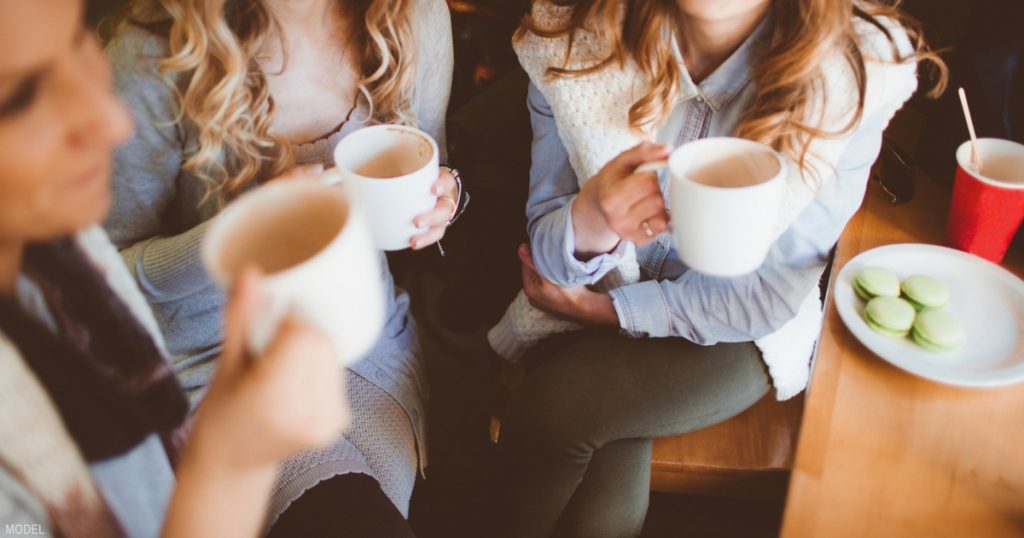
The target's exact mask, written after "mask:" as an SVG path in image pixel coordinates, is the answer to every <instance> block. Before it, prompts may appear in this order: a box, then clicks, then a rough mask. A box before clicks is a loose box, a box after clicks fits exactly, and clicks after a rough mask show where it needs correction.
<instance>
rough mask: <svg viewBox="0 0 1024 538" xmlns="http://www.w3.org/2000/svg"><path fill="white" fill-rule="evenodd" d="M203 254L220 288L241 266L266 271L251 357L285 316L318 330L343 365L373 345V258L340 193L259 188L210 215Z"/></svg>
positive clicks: (317, 187)
mask: <svg viewBox="0 0 1024 538" xmlns="http://www.w3.org/2000/svg"><path fill="white" fill-rule="evenodd" d="M202 249H203V250H202V256H203V261H204V263H205V265H206V268H207V271H208V272H209V273H210V275H211V276H212V277H213V279H214V280H215V281H216V282H217V283H218V284H219V285H220V286H221V287H223V288H224V289H225V290H227V289H230V288H231V286H232V284H233V282H234V280H235V279H236V278H237V277H238V276H239V274H240V272H241V271H242V269H243V268H245V267H246V266H248V265H255V266H256V267H258V268H260V269H261V270H262V272H263V273H264V274H265V277H264V279H263V293H264V301H265V304H264V306H263V308H262V310H261V311H260V312H259V313H258V314H257V315H256V317H255V320H254V321H253V322H252V324H251V326H250V327H248V331H249V332H248V344H249V349H250V350H251V351H252V352H253V353H255V354H256V355H257V356H259V355H261V354H262V353H263V352H264V351H265V350H266V348H267V346H268V345H269V344H270V343H271V342H272V341H273V339H274V337H275V336H276V334H277V330H278V327H279V325H280V324H281V322H282V321H283V320H284V318H285V316H286V315H288V314H293V315H295V316H296V317H297V318H299V319H300V320H302V321H303V322H305V323H309V324H310V325H312V326H314V327H316V328H318V329H319V330H321V331H323V332H324V334H326V335H327V336H328V337H329V338H330V340H331V343H332V344H333V345H334V348H335V350H336V351H337V356H338V360H339V361H340V362H341V363H342V364H350V363H352V362H355V361H356V360H358V359H359V358H361V357H362V356H363V355H364V354H365V353H366V352H368V351H369V350H370V349H371V348H372V347H373V345H374V344H375V343H376V342H377V338H378V336H379V335H380V332H381V330H382V329H383V326H384V315H385V313H384V284H383V282H382V280H381V269H380V262H379V260H378V256H379V253H378V252H377V250H376V249H375V248H374V246H373V243H372V240H371V238H370V232H369V228H368V226H367V224H366V221H365V219H364V217H363V215H362V213H361V211H360V210H359V208H358V206H357V205H355V204H352V203H351V194H350V193H348V192H347V189H344V188H342V189H339V188H336V187H331V186H328V185H324V184H322V183H316V182H305V181H290V182H281V183H271V184H269V185H265V186H263V187H260V188H258V189H256V190H254V191H252V192H249V193H247V194H244V195H242V196H241V197H239V198H238V199H237V200H235V201H234V202H232V203H231V204H230V205H229V206H228V207H227V208H225V209H224V211H223V212H221V214H220V215H218V216H217V217H216V220H214V222H213V224H212V225H211V226H210V229H209V230H208V231H207V234H206V237H205V239H204V244H203V247H202Z"/></svg>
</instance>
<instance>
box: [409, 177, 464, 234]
mask: <svg viewBox="0 0 1024 538" xmlns="http://www.w3.org/2000/svg"><path fill="white" fill-rule="evenodd" d="M430 192H432V193H434V195H436V196H437V205H435V206H434V209H431V210H430V211H428V212H426V213H424V214H422V215H420V216H418V217H416V219H415V220H413V224H415V225H416V227H417V228H427V231H425V232H423V233H421V234H419V235H417V236H415V237H413V238H412V248H413V250H420V249H422V248H425V247H428V246H430V245H433V244H434V243H437V242H438V241H440V240H441V238H442V237H444V232H445V230H447V229H448V223H449V221H451V220H452V217H454V216H455V212H456V211H457V210H458V206H459V200H458V199H457V196H458V195H459V193H458V185H457V184H456V182H455V176H453V175H452V173H451V172H449V171H448V170H445V169H444V168H441V169H439V172H438V176H437V181H435V182H434V185H433V187H431V191H430Z"/></svg>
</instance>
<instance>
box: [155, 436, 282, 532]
mask: <svg viewBox="0 0 1024 538" xmlns="http://www.w3.org/2000/svg"><path fill="white" fill-rule="evenodd" d="M211 463H212V462H208V461H204V460H203V456H202V455H201V454H197V453H196V454H188V453H187V454H186V457H185V459H183V460H182V462H181V465H180V467H179V470H178V474H177V487H176V488H175V490H174V495H173V497H172V498H171V505H170V507H169V508H168V511H167V518H166V520H165V522H164V531H163V536H164V537H165V538H191V537H193V536H218V537H225V538H230V537H238V538H242V537H245V538H250V537H255V536H259V534H260V532H261V530H262V527H263V523H264V519H265V517H266V507H267V502H268V499H269V498H270V489H271V487H273V485H274V480H275V478H276V475H277V468H276V466H274V465H269V466H264V467H243V466H234V465H230V464H224V463H222V464H220V465H213V464H211Z"/></svg>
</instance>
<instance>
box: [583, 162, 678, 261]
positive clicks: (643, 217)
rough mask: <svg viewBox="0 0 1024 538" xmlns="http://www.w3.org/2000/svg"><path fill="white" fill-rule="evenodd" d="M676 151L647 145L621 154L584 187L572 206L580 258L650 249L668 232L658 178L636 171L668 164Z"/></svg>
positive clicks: (666, 214) (652, 173) (663, 200)
mask: <svg viewBox="0 0 1024 538" xmlns="http://www.w3.org/2000/svg"><path fill="white" fill-rule="evenodd" d="M670 151H671V150H670V148H668V147H667V146H662V145H658V144H653V143H650V142H643V143H641V144H640V145H638V146H635V147H633V148H632V149H629V150H626V151H624V152H622V153H620V154H619V156H617V157H615V158H614V159H612V160H611V161H609V162H608V164H606V165H604V168H602V169H601V171H600V172H598V173H597V175H595V176H594V177H592V178H590V180H589V181H587V182H586V183H585V184H584V185H583V188H582V189H581V190H580V193H579V194H578V195H577V196H576V200H575V201H574V202H573V204H572V224H573V232H574V235H575V238H576V252H575V254H576V256H577V257H578V258H580V259H583V260H587V259H590V258H593V257H594V256H597V255H600V254H604V253H606V252H610V251H611V250H612V249H614V248H615V246H616V245H618V244H619V241H632V242H633V243H635V244H637V245H645V244H647V243H649V242H650V241H652V240H653V239H654V238H655V237H656V236H657V235H658V234H660V233H662V232H664V231H665V230H667V229H668V221H669V217H668V213H667V212H666V211H665V198H664V196H663V195H662V192H661V187H660V186H659V185H658V175H657V174H656V173H654V172H642V173H637V172H636V169H637V167H639V166H640V165H642V164H644V163H646V162H650V161H656V160H661V159H665V158H666V157H668V154H669V152H670Z"/></svg>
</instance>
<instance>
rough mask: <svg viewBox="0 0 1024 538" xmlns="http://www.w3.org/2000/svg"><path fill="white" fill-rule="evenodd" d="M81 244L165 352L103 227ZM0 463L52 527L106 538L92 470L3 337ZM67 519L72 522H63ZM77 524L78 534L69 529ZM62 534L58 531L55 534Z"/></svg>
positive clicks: (84, 236)
mask: <svg viewBox="0 0 1024 538" xmlns="http://www.w3.org/2000/svg"><path fill="white" fill-rule="evenodd" d="M77 240H78V244H79V246H80V247H81V248H82V250H83V251H84V252H85V254H86V256H87V257H88V258H89V259H90V260H92V261H93V263H94V264H95V266H96V267H97V269H98V270H99V271H100V272H101V273H103V275H104V277H105V279H106V282H107V284H108V285H109V286H110V288H111V289H112V290H113V291H114V293H116V294H117V296H118V297H120V298H121V300H122V301H124V302H125V304H127V305H128V308H129V310H130V311H131V312H132V313H133V314H134V315H135V317H136V319H138V320H139V322H140V323H141V324H142V326H143V327H145V329H146V330H147V331H149V333H150V334H151V335H152V336H153V339H154V341H155V342H156V343H157V346H158V348H159V349H160V350H161V352H164V354H165V355H166V353H165V350H164V343H163V338H162V336H161V335H160V331H159V329H158V328H157V323H156V319H155V318H154V317H153V314H152V312H150V310H149V306H148V305H147V304H146V300H145V299H144V298H143V297H142V294H141V293H140V292H139V290H138V288H136V286H135V279H134V278H132V276H131V275H130V274H129V273H128V269H127V268H126V267H125V266H124V261H123V260H122V259H121V255H120V254H118V252H117V250H116V249H115V248H114V246H113V245H112V244H111V243H110V241H109V240H108V239H107V236H106V234H105V233H104V232H103V230H102V229H100V228H99V227H93V228H90V229H88V230H85V231H83V232H80V233H79V234H78V237H77ZM0 394H3V397H4V404H3V406H0V462H2V463H3V465H4V466H5V467H7V470H8V471H9V472H11V473H12V474H14V476H15V478H17V479H18V480H20V481H21V482H22V484H23V485H24V486H25V487H26V488H27V489H28V490H29V491H30V492H31V493H32V494H34V495H36V497H37V500H38V501H39V502H40V503H41V504H42V505H44V506H45V507H47V512H48V515H49V516H50V517H52V518H54V519H55V521H51V525H52V526H55V527H56V528H57V529H59V530H61V531H62V532H65V533H68V532H71V534H73V535H77V536H102V535H106V534H107V533H108V532H109V530H107V531H105V530H103V529H106V528H107V527H106V525H108V524H109V523H108V520H107V517H108V515H107V508H106V505H105V503H104V501H103V498H102V496H101V495H100V493H99V490H98V488H97V486H96V484H95V482H94V481H93V479H92V475H91V473H90V471H89V467H88V465H87V464H86V462H85V460H84V459H83V458H82V455H81V453H79V451H78V447H77V445H76V444H75V442H74V440H72V439H71V436H70V434H69V433H68V432H67V430H66V429H65V428H64V423H63V421H62V419H61V417H60V413H59V412H58V411H57V408H56V406H55V405H54V403H53V401H52V400H51V399H50V396H49V395H48V394H47V392H46V389H45V388H44V387H43V386H42V384H41V383H40V382H39V379H38V378H37V377H36V376H35V374H34V373H33V372H32V371H31V370H30V369H29V367H28V365H26V364H25V360H24V358H23V357H22V356H21V354H20V353H19V352H18V350H17V348H15V347H14V345H13V344H12V343H11V341H10V339H8V338H7V337H6V336H5V335H4V334H3V332H0ZM62 516H66V517H67V519H68V520H69V521H59V520H60V519H62ZM69 524H73V525H72V526H73V528H72V529H68V525H69ZM55 530H56V529H55Z"/></svg>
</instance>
